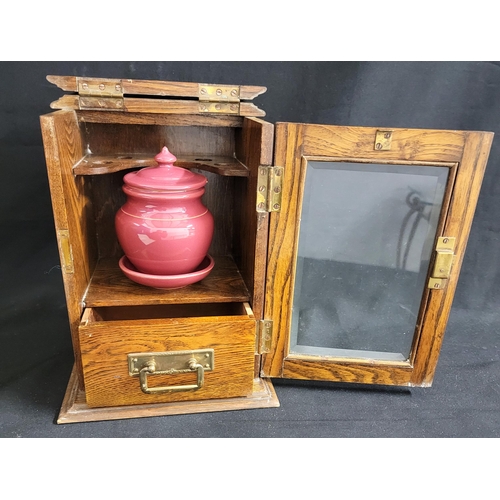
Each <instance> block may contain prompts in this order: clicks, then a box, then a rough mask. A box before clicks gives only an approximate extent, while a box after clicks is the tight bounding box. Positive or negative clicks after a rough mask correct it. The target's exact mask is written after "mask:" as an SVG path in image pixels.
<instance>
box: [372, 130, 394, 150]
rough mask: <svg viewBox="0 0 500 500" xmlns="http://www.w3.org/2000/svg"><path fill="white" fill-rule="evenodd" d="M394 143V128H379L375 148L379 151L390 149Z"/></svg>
mask: <svg viewBox="0 0 500 500" xmlns="http://www.w3.org/2000/svg"><path fill="white" fill-rule="evenodd" d="M391 144H392V130H377V132H376V134H375V145H374V148H375V149H376V150H377V151H389V150H390V149H391Z"/></svg>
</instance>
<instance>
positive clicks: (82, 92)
mask: <svg viewBox="0 0 500 500" xmlns="http://www.w3.org/2000/svg"><path fill="white" fill-rule="evenodd" d="M77 87H78V96H79V97H78V102H79V106H80V109H92V110H95V109H107V110H111V111H123V110H124V101H123V85H122V81H121V80H110V79H104V78H81V77H78V78H77Z"/></svg>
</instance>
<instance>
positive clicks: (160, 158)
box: [155, 146, 177, 168]
mask: <svg viewBox="0 0 500 500" xmlns="http://www.w3.org/2000/svg"><path fill="white" fill-rule="evenodd" d="M155 160H156V161H157V162H158V166H160V167H167V168H170V167H171V166H172V165H173V163H174V162H175V161H177V158H176V157H175V156H174V155H173V154H172V153H171V152H170V151H169V150H168V148H167V147H166V146H164V147H163V149H162V150H161V152H160V153H158V154H157V155H156V156H155Z"/></svg>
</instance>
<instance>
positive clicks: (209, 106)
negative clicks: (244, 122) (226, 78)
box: [198, 83, 240, 115]
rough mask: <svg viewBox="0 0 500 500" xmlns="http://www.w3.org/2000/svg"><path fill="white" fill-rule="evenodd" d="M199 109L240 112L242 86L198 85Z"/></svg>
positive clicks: (230, 112) (213, 111)
mask: <svg viewBox="0 0 500 500" xmlns="http://www.w3.org/2000/svg"><path fill="white" fill-rule="evenodd" d="M198 99H199V101H200V105H199V110H200V112H201V113H221V114H230V115H238V114H239V113H240V87H239V86H238V85H209V84H205V83H200V84H199V85H198Z"/></svg>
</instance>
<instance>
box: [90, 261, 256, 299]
mask: <svg viewBox="0 0 500 500" xmlns="http://www.w3.org/2000/svg"><path fill="white" fill-rule="evenodd" d="M214 260H215V266H214V268H213V270H212V272H211V273H210V274H209V275H208V276H207V277H206V278H205V279H204V280H202V281H200V282H198V283H194V284H193V285H189V286H187V287H185V288H180V289H177V290H157V289H155V288H149V287H146V286H143V285H139V284H137V283H134V282H133V281H131V280H130V279H128V278H127V277H126V276H125V275H124V274H123V273H122V271H121V270H120V268H119V267H118V261H117V260H115V259H101V260H100V261H99V262H98V264H97V266H96V269H95V271H94V274H93V276H92V279H91V281H90V284H89V287H88V290H87V293H86V295H85V298H84V303H85V307H106V306H139V305H141V306H142V305H159V304H194V303H216V302H247V301H248V300H249V299H250V294H249V293H248V289H247V287H246V285H245V283H244V281H243V279H242V277H241V275H240V272H239V270H238V268H237V267H236V264H235V263H234V261H233V259H232V258H231V257H214Z"/></svg>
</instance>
